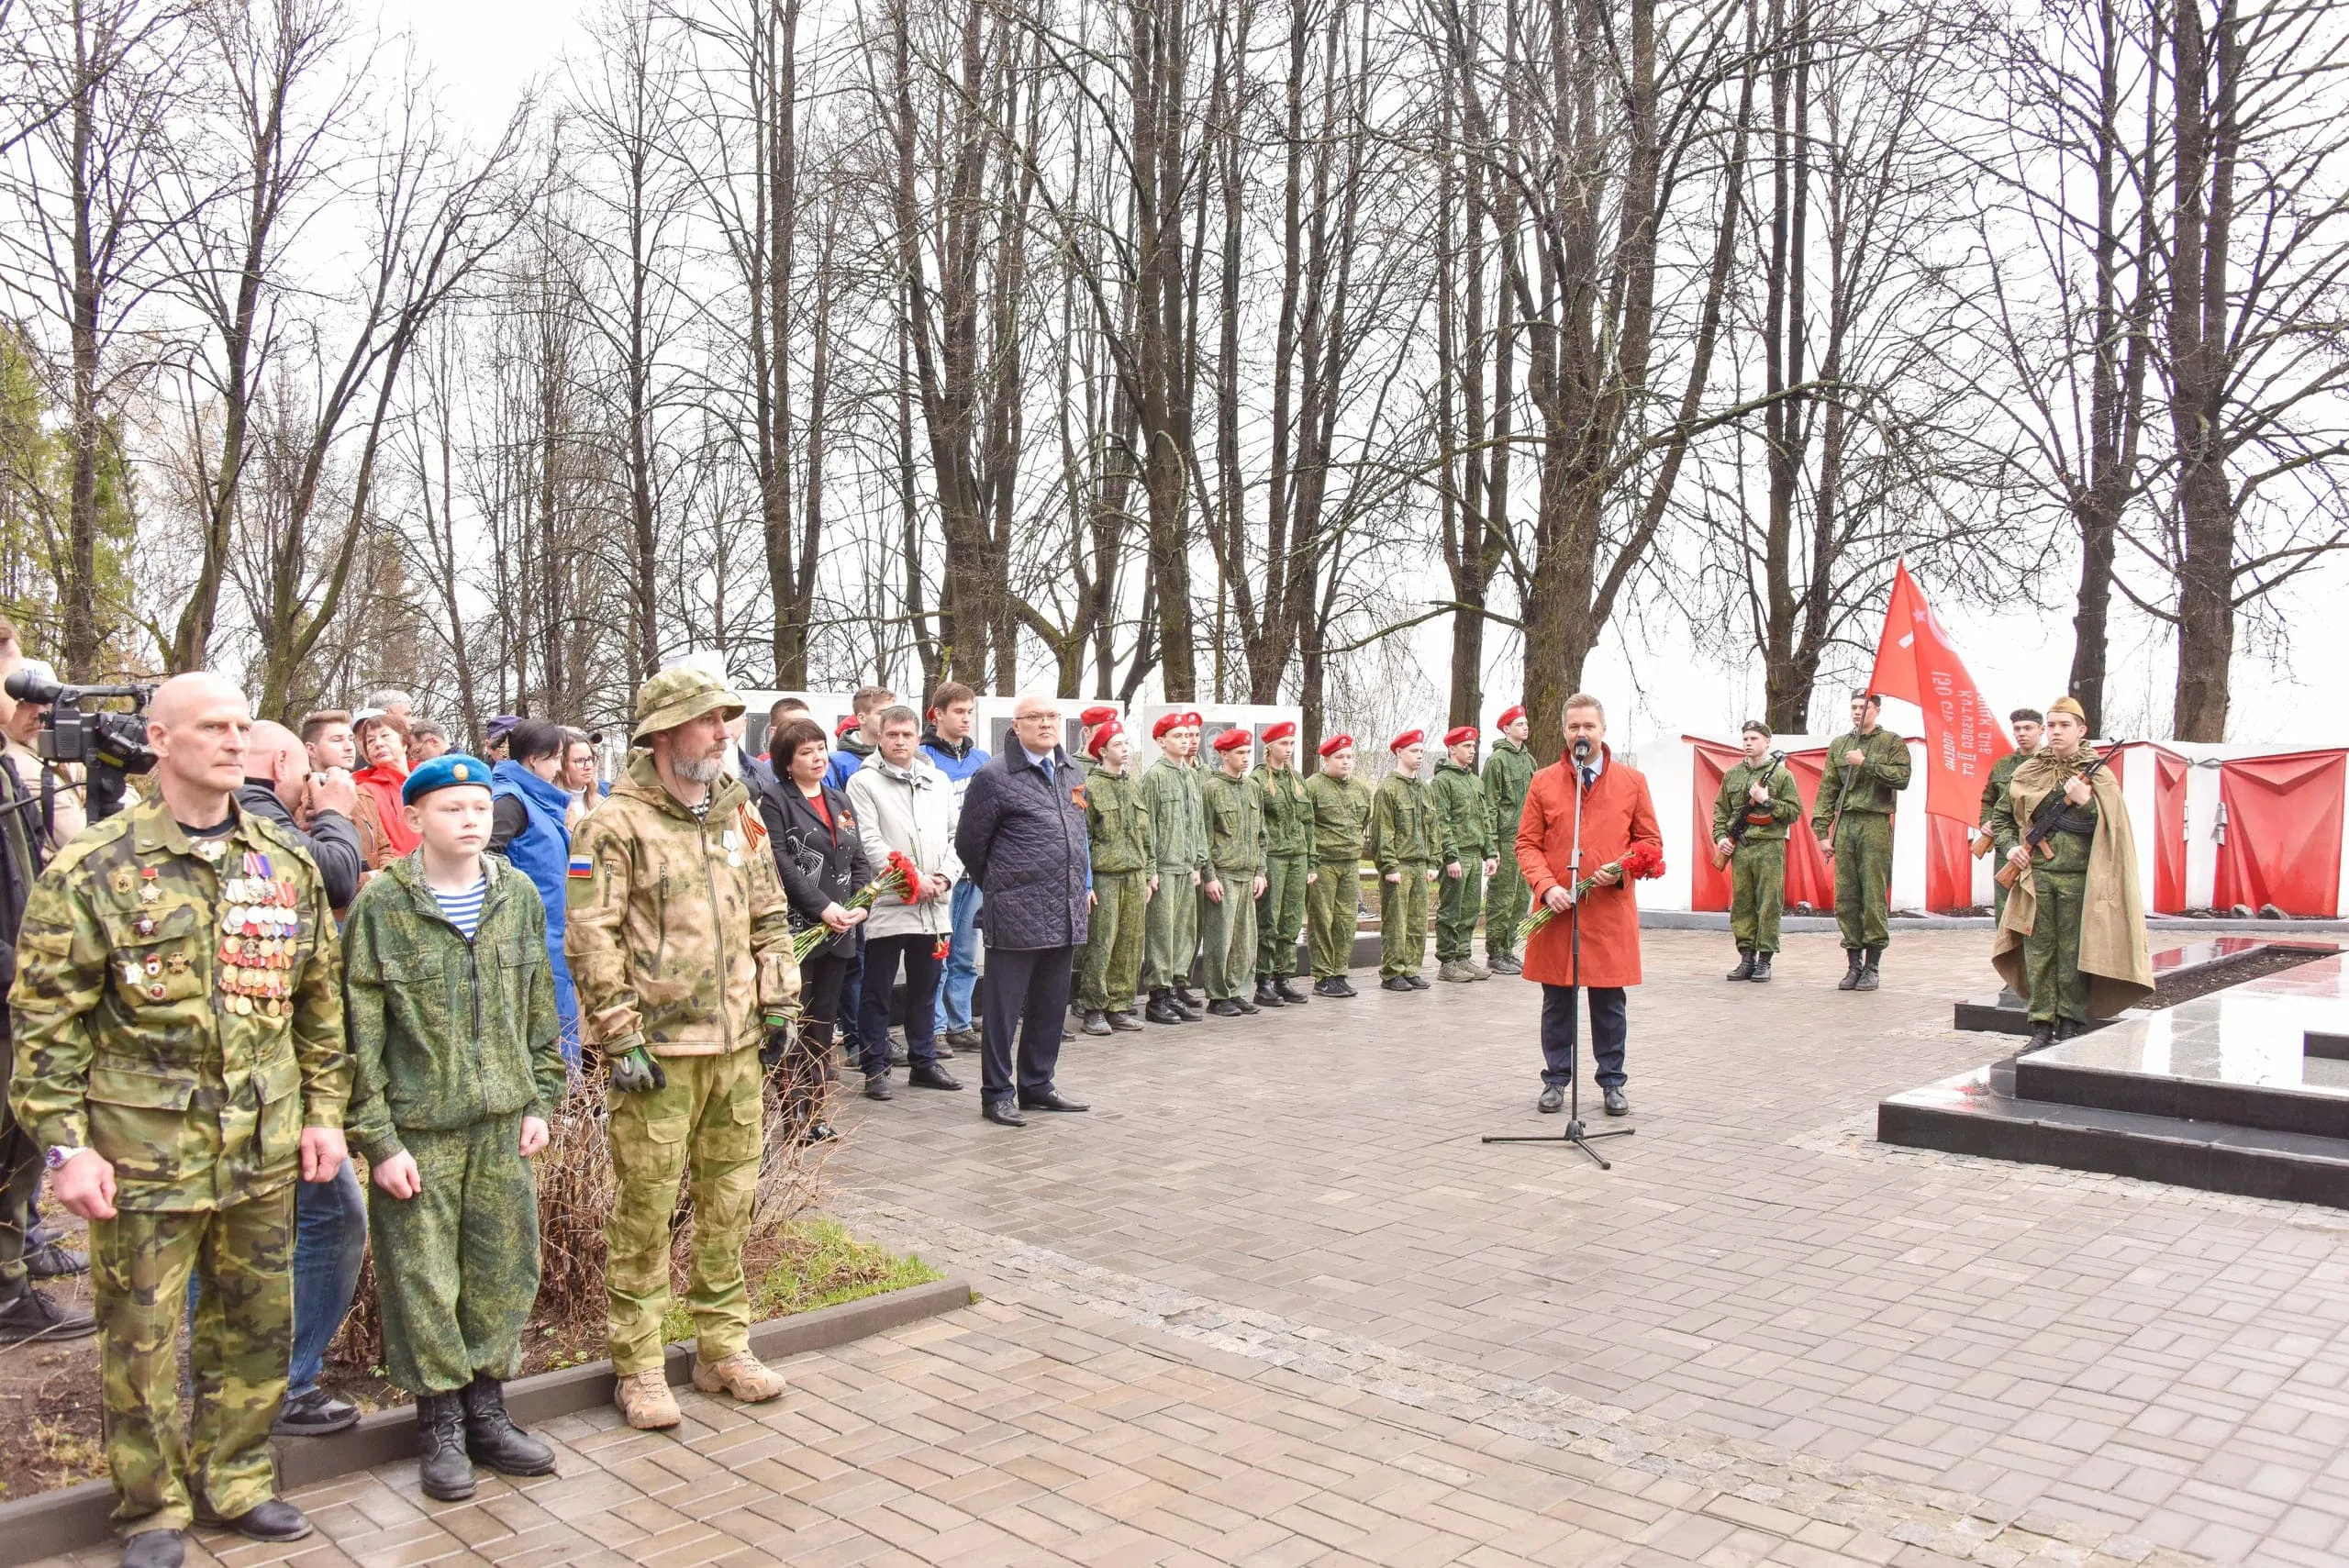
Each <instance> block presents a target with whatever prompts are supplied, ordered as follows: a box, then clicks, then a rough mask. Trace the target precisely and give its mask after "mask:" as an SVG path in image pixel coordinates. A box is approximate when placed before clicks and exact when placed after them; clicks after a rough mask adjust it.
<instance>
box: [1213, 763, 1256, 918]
mask: <svg viewBox="0 0 2349 1568" xmlns="http://www.w3.org/2000/svg"><path fill="white" fill-rule="evenodd" d="M1205 789H1206V793H1207V819H1208V864H1209V865H1210V866H1212V867H1213V868H1214V869H1215V872H1216V873H1217V880H1218V881H1221V880H1223V879H1224V878H1226V877H1230V876H1244V877H1253V876H1254V875H1255V874H1256V873H1258V872H1261V871H1263V870H1264V796H1263V795H1261V794H1260V793H1258V791H1257V789H1256V781H1255V780H1254V779H1252V778H1250V777H1249V776H1248V775H1247V774H1246V773H1242V774H1241V775H1240V776H1239V777H1238V778H1233V777H1232V776H1231V775H1230V773H1225V772H1224V771H1223V770H1222V769H1221V768H1218V769H1217V770H1216V771H1215V772H1213V773H1209V774H1208V776H1207V779H1206V781H1205ZM1226 891H1227V893H1228V892H1229V890H1228V889H1227V890H1226Z"/></svg>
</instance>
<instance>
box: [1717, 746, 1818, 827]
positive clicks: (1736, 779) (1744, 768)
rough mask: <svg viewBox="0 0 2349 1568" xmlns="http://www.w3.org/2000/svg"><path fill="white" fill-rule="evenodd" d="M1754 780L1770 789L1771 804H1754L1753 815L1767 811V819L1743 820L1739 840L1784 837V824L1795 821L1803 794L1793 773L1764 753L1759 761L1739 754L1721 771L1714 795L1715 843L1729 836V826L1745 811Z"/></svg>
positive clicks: (1800, 813)
mask: <svg viewBox="0 0 2349 1568" xmlns="http://www.w3.org/2000/svg"><path fill="white" fill-rule="evenodd" d="M1755 784H1760V785H1761V786H1762V787H1763V788H1764V789H1765V790H1768V791H1769V792H1770V804H1769V805H1768V806H1754V807H1753V815H1754V816H1756V817H1760V816H1763V815H1765V813H1766V814H1767V815H1768V817H1769V818H1770V819H1769V820H1768V821H1767V822H1748V823H1746V825H1745V832H1744V834H1743V835H1742V837H1741V838H1740V839H1739V840H1738V841H1739V842H1741V843H1746V844H1759V843H1764V842H1765V841H1767V840H1772V839H1783V838H1785V837H1786V836H1787V828H1791V827H1792V826H1793V825H1794V821H1795V818H1797V817H1800V816H1801V815H1802V796H1801V795H1800V794H1799V793H1798V792H1797V791H1796V789H1795V776H1794V774H1792V773H1788V772H1787V765H1786V764H1785V763H1784V762H1773V761H1772V760H1771V759H1770V758H1768V757H1766V756H1765V757H1764V758H1763V759H1762V761H1761V762H1758V763H1755V762H1746V761H1745V760H1744V759H1743V758H1740V759H1738V762H1737V764H1736V765H1735V766H1734V767H1732V768H1731V769H1730V771H1729V772H1728V773H1723V774H1722V775H1721V787H1720V793H1719V794H1718V795H1714V796H1713V841H1714V842H1715V843H1719V842H1720V840H1723V839H1726V838H1728V837H1730V828H1731V826H1732V825H1733V824H1734V823H1735V822H1736V821H1737V819H1738V818H1739V817H1742V816H1744V815H1745V814H1746V807H1747V806H1748V805H1749V804H1750V803H1751V792H1752V790H1753V786H1754V785H1755Z"/></svg>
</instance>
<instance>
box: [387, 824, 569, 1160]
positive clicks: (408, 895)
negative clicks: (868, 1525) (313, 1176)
mask: <svg viewBox="0 0 2349 1568" xmlns="http://www.w3.org/2000/svg"><path fill="white" fill-rule="evenodd" d="M423 855H424V851H421V850H418V851H416V852H415V853H413V854H408V855H404V856H402V857H401V858H400V859H398V860H395V861H394V862H392V863H391V864H390V865H388V866H385V867H384V870H383V871H382V872H381V873H379V874H377V875H376V876H375V877H374V878H373V880H371V881H370V882H369V883H368V884H367V885H366V886H364V887H362V888H361V889H360V890H359V896H358V897H357V898H355V899H353V900H351V914H350V916H349V917H348V918H347V919H346V920H345V921H344V923H343V928H342V1013H343V1018H344V1020H345V1022H346V1023H347V1024H348V1026H349V1028H350V1030H351V1057H352V1061H353V1066H354V1068H355V1069H356V1072H357V1073H358V1083H357V1086H356V1087H355V1088H354V1089H353V1090H352V1092H351V1116H350V1121H349V1126H350V1129H351V1140H352V1141H353V1142H354V1143H356V1144H357V1145H358V1146H359V1148H360V1149H361V1151H363V1152H364V1153H365V1154H366V1156H367V1158H368V1159H369V1160H370V1161H375V1160H388V1159H390V1158H391V1157H392V1156H393V1155H395V1154H397V1153H399V1152H400V1151H401V1148H402V1145H401V1142H400V1134H401V1133H402V1132H406V1131H416V1130H421V1131H426V1132H445V1131H449V1130H451V1129H456V1128H461V1127H467V1126H470V1125H472V1124H473V1123H474V1122H476V1121H481V1120H483V1119H484V1118H489V1117H502V1116H512V1115H514V1114H515V1113H516V1112H520V1113H522V1114H524V1115H527V1116H535V1117H540V1118H544V1117H548V1116H551V1115H552V1113H553V1110H554V1107H555V1106H558V1105H561V1104H562V1096H563V1092H564V1090H565V1088H566V1087H567V1082H566V1078H565V1075H564V1071H563V1065H562V1024H561V1022H560V1020H559V1019H558V1018H557V1017H556V1015H555V1008H554V971H553V969H552V968H551V966H550V965H549V964H548V962H547V912H546V905H545V904H544V903H543V902H542V901H541V900H540V897H539V890H538V888H537V887H536V886H535V885H534V884H532V883H531V881H530V879H529V877H527V876H524V875H523V874H522V873H520V872H518V871H516V870H515V869H514V868H513V867H512V866H510V865H508V864H507V862H506V861H505V859H504V857H502V856H498V855H489V856H485V857H484V861H485V862H486V864H487V866H488V868H489V891H488V894H487V895H486V896H485V897H484V899H483V900H482V906H481V924H480V925H479V926H477V927H475V928H474V929H473V940H471V941H467V940H465V938H464V935H463V933H462V932H460V931H459V930H458V929H457V928H456V927H455V926H453V925H451V924H450V922H449V917H448V916H446V915H444V914H442V913H441V912H440V901H439V900H438V899H436V898H434V897H433V895H432V889H431V888H430V887H429V885H427V884H426V883H425V880H424V862H423Z"/></svg>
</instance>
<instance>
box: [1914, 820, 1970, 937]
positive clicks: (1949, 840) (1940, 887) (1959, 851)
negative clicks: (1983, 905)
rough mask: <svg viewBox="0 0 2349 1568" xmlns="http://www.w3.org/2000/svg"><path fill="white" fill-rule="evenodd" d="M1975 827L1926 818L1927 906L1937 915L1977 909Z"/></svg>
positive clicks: (1963, 823) (1965, 823)
mask: <svg viewBox="0 0 2349 1568" xmlns="http://www.w3.org/2000/svg"><path fill="white" fill-rule="evenodd" d="M1973 842H1974V828H1973V824H1971V823H1967V822H1960V821H1959V820H1958V819H1957V818H1956V817H1936V816H1934V815H1932V813H1931V812H1928V813H1926V816H1925V907H1926V908H1927V909H1928V910H1930V911H1932V913H1933V914H1936V915H1946V914H1948V913H1949V912H1950V911H1951V910H1953V909H1970V908H1972V907H1973V906H1974V856H1973V853H1972V851H1971V848H1970V847H1971V845H1972V844H1973Z"/></svg>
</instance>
